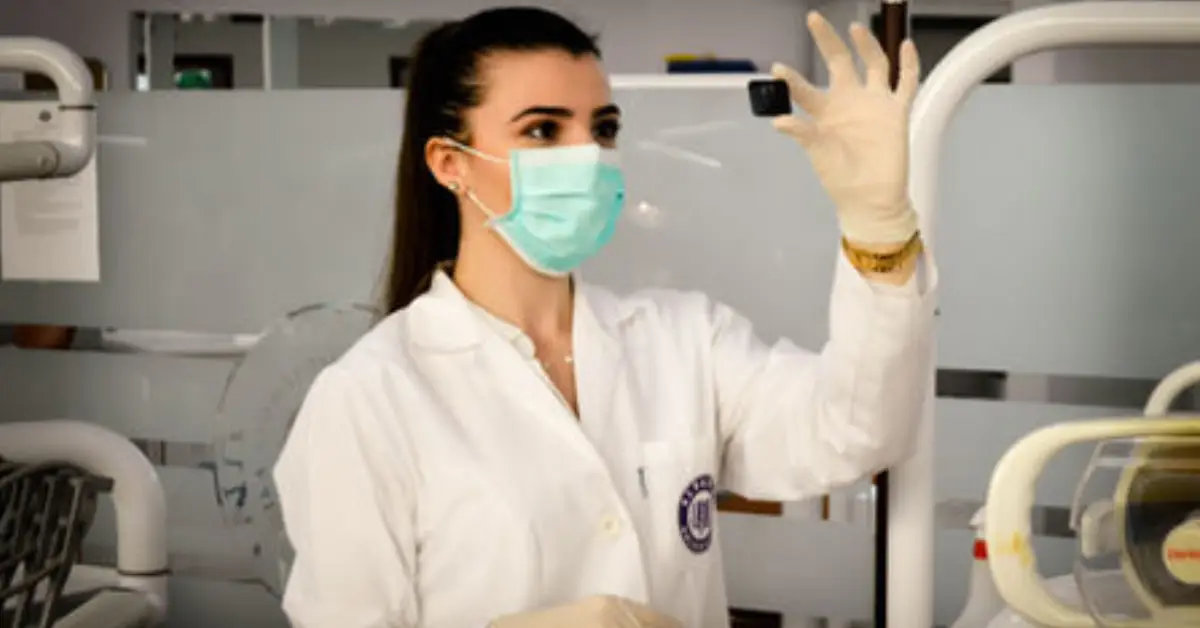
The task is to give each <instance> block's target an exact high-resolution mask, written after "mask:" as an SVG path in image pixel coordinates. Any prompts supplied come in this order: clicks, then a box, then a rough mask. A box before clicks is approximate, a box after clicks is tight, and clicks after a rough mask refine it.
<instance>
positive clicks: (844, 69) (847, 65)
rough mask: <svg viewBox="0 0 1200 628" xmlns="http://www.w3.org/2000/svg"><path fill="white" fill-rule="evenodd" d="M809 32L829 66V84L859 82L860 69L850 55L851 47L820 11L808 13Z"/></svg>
mask: <svg viewBox="0 0 1200 628" xmlns="http://www.w3.org/2000/svg"><path fill="white" fill-rule="evenodd" d="M808 32H809V33H811V34H812V38H813V42H814V43H815V44H816V45H817V50H819V51H820V52H821V58H822V59H825V67H827V68H829V84H830V85H831V86H838V85H852V84H856V83H858V71H857V70H855V69H854V58H853V57H851V56H850V49H849V48H847V47H846V44H845V42H843V41H842V38H841V37H838V34H837V32H835V31H834V30H833V26H830V24H829V22H827V21H826V20H825V18H823V17H821V14H820V13H817V12H816V11H812V12H810V13H809V14H808Z"/></svg>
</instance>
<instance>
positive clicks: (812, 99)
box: [771, 63, 825, 114]
mask: <svg viewBox="0 0 1200 628" xmlns="http://www.w3.org/2000/svg"><path fill="white" fill-rule="evenodd" d="M771 76H773V77H775V78H777V79H782V80H783V81H785V82H787V84H788V92H790V93H791V95H792V100H794V101H796V104H797V105H800V108H801V109H803V110H805V111H807V112H808V113H810V114H816V113H817V112H818V111H820V110H821V109H822V108H823V107H824V106H825V94H824V92H822V91H821V90H819V89H817V88H816V87H813V85H812V83H809V82H808V79H806V78H804V75H802V74H800V73H799V72H797V71H796V70H794V69H792V68H789V67H788V66H786V65H783V64H782V63H776V64H775V65H773V66H771Z"/></svg>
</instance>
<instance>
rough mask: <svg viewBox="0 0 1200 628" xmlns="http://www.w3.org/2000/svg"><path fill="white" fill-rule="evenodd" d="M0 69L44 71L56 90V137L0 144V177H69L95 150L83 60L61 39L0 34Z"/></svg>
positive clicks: (92, 105) (87, 73)
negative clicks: (62, 43) (1, 36)
mask: <svg viewBox="0 0 1200 628" xmlns="http://www.w3.org/2000/svg"><path fill="white" fill-rule="evenodd" d="M0 69H4V70H16V71H19V72H31V73H37V74H44V75H46V76H48V77H50V80H52V81H53V82H54V85H55V87H56V88H57V90H58V109H59V110H58V112H57V116H58V124H59V129H60V137H59V138H58V139H55V140H52V141H16V142H7V143H3V144H0V155H2V156H3V158H0V182H4V181H21V180H25V179H46V178H61V177H69V176H72V175H74V174H75V173H77V172H79V171H80V170H83V168H84V167H85V166H87V165H88V163H89V162H91V160H92V156H93V155H94V154H95V152H96V106H95V101H94V98H95V90H94V87H93V85H92V76H91V72H90V71H89V70H88V67H87V64H85V63H84V62H83V59H80V58H79V57H78V56H77V55H76V54H75V53H73V52H71V50H70V49H69V48H67V47H65V46H63V45H61V44H58V43H55V42H53V41H49V40H46V39H38V38H35V37H12V38H3V39H0Z"/></svg>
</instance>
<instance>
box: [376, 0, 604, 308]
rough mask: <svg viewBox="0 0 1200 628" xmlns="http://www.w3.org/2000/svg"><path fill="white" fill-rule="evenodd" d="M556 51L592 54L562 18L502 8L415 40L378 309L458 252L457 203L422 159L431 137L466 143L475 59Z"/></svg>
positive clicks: (400, 299)
mask: <svg viewBox="0 0 1200 628" xmlns="http://www.w3.org/2000/svg"><path fill="white" fill-rule="evenodd" d="M541 50H561V51H564V52H567V53H570V54H571V55H574V56H582V55H595V56H596V57H599V56H600V50H599V48H598V47H597V46H596V42H595V40H594V39H593V38H592V37H590V36H589V35H587V34H586V33H584V32H583V30H581V29H580V28H579V27H578V26H576V25H575V24H573V23H572V22H571V21H570V20H567V19H566V18H564V17H562V16H560V15H558V14H556V13H553V12H550V11H547V10H545V9H538V8H532V7H506V8H499V9H490V10H487V11H482V12H480V13H476V14H475V15H472V16H471V17H468V18H467V19H465V20H462V21H458V22H449V23H447V24H443V25H442V26H440V27H438V28H437V29H435V30H433V31H431V32H430V33H429V34H427V35H426V36H425V37H424V38H423V39H422V40H421V42H420V43H419V44H418V45H417V52H416V56H415V59H414V60H413V65H412V69H411V72H410V74H409V83H408V94H407V98H408V100H407V105H406V110H405V113H404V136H403V138H402V139H401V142H400V161H399V164H398V166H397V170H396V216H395V224H394V227H393V229H394V233H393V238H392V252H391V262H390V266H391V268H390V269H389V274H388V280H387V295H386V297H385V299H386V302H385V303H384V307H385V308H386V311H387V312H388V313H389V314H390V313H391V312H395V311H396V310H399V309H401V308H404V307H407V306H408V304H409V303H412V301H413V300H414V299H416V298H417V297H418V296H420V295H421V294H422V293H424V292H425V290H427V289H428V282H429V278H430V277H431V276H432V274H433V272H434V270H435V268H436V267H437V265H438V264H440V263H442V262H446V261H452V260H454V259H455V258H456V257H457V256H458V239H459V228H460V225H459V214H458V205H457V202H456V200H455V198H454V195H453V194H451V193H450V192H449V191H448V190H446V189H444V188H443V187H442V186H441V185H440V184H439V183H438V182H437V180H436V179H435V178H434V177H433V173H431V172H430V171H429V167H428V165H427V164H426V163H425V145H426V144H427V143H428V142H429V140H430V139H432V138H435V137H452V138H455V139H459V140H461V141H468V138H467V137H465V136H466V131H467V129H465V128H464V127H465V124H464V114H465V113H466V111H467V110H469V109H471V108H472V107H476V106H478V105H479V104H480V103H481V102H482V99H483V89H482V86H481V84H480V81H479V68H480V61H481V60H482V59H483V58H484V57H486V56H487V55H488V54H491V53H495V52H522V51H541Z"/></svg>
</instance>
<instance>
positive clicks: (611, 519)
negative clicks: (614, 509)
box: [600, 515, 621, 536]
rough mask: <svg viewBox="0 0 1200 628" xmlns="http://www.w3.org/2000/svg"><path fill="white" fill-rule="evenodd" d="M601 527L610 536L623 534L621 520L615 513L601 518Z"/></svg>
mask: <svg viewBox="0 0 1200 628" xmlns="http://www.w3.org/2000/svg"><path fill="white" fill-rule="evenodd" d="M600 529H601V530H602V531H603V532H604V533H605V534H607V535H608V536H619V535H620V534H621V520H620V519H618V518H617V517H616V516H614V515H606V516H605V517H604V518H603V519H601V520H600Z"/></svg>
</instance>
